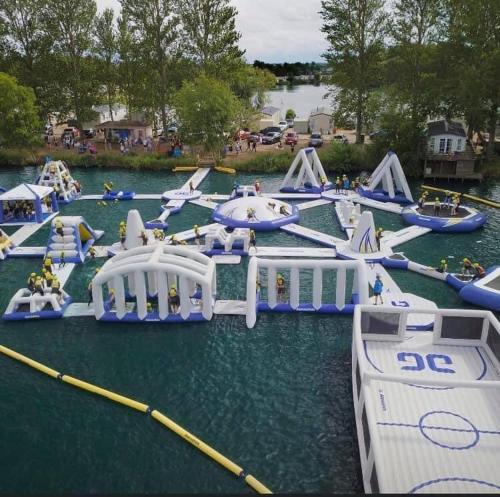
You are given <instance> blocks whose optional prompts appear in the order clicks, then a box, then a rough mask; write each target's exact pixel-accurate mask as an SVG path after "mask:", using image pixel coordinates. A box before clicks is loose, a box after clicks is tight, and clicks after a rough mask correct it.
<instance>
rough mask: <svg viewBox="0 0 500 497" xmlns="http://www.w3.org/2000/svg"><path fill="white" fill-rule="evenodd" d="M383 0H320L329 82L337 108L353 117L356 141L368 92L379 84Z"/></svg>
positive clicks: (383, 16)
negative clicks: (335, 90)
mask: <svg viewBox="0 0 500 497" xmlns="http://www.w3.org/2000/svg"><path fill="white" fill-rule="evenodd" d="M383 6H384V2H383V0H323V2H322V11H321V15H322V17H323V21H324V24H323V28H322V30H323V32H324V33H325V34H326V38H327V40H328V42H329V45H330V46H329V48H328V51H327V53H326V54H325V57H326V59H327V60H328V62H329V64H330V67H331V68H332V76H331V81H330V82H331V83H332V84H333V85H335V86H336V87H338V88H339V91H338V93H337V94H336V102H337V105H338V111H339V112H340V113H341V114H343V115H344V116H345V117H347V116H348V115H354V116H355V118H356V142H357V143H361V134H362V132H363V129H364V121H365V114H366V105H367V101H368V98H369V95H370V93H371V92H372V91H373V90H374V89H375V88H377V87H378V86H380V84H381V62H382V55H383V41H384V35H385V32H386V17H387V13H386V12H385V11H384V9H383Z"/></svg>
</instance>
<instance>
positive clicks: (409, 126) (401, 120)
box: [373, 110, 426, 176]
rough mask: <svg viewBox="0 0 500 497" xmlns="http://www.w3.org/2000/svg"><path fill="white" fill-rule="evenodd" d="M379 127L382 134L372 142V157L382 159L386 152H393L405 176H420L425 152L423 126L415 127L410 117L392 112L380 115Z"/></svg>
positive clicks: (402, 113)
mask: <svg viewBox="0 0 500 497" xmlns="http://www.w3.org/2000/svg"><path fill="white" fill-rule="evenodd" d="M380 127H381V130H382V131H383V133H381V134H380V135H379V136H377V137H376V138H375V140H374V145H373V148H374V155H375V156H377V157H380V158H382V157H383V156H384V155H385V154H386V153H387V151H388V150H393V151H394V152H396V154H397V155H398V157H399V160H400V162H401V164H402V166H403V167H404V169H405V172H406V173H407V174H409V175H410V176H418V175H420V174H422V167H423V166H422V160H423V159H424V157H425V152H426V139H425V125H423V124H418V125H415V122H414V120H413V119H412V118H411V116H408V114H406V113H404V112H398V111H395V110H393V111H388V112H386V113H384V114H383V115H382V117H381V120H380Z"/></svg>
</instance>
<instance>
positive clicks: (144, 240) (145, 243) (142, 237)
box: [139, 230, 148, 246]
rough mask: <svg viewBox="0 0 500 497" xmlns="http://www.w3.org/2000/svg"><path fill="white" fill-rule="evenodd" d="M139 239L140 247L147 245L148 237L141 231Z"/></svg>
mask: <svg viewBox="0 0 500 497" xmlns="http://www.w3.org/2000/svg"><path fill="white" fill-rule="evenodd" d="M139 238H140V239H141V240H142V245H143V246H145V245H147V244H148V235H147V234H146V232H145V231H144V230H142V231H141V234H140V235H139Z"/></svg>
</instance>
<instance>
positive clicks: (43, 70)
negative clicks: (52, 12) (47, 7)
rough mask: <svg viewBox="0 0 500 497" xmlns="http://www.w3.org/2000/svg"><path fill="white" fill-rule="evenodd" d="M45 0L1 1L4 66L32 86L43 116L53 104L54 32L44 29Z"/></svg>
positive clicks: (0, 14) (0, 34)
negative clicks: (49, 71) (49, 70)
mask: <svg viewBox="0 0 500 497" xmlns="http://www.w3.org/2000/svg"><path fill="white" fill-rule="evenodd" d="M43 5H44V3H43V1H42V0H3V1H2V2H0V37H1V38H2V39H1V42H0V43H1V44H2V50H3V52H4V69H5V70H8V71H9V72H10V73H11V74H13V75H16V76H17V77H18V79H19V81H20V82H21V83H22V84H24V85H27V86H30V87H31V88H32V89H33V90H34V92H35V95H36V97H37V100H38V101H39V103H40V104H41V105H40V113H41V115H43V116H44V117H45V116H46V115H47V114H48V113H49V110H50V108H51V107H52V105H53V104H54V100H53V99H52V98H51V87H52V84H51V81H50V78H47V67H50V66H51V63H50V59H49V51H50V47H51V45H52V37H51V34H50V33H48V32H47V31H46V30H44V23H45V18H44V15H43Z"/></svg>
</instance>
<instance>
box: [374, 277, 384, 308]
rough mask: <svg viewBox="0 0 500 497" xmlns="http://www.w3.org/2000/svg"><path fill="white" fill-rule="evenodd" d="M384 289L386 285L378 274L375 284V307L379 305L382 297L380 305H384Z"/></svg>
mask: <svg viewBox="0 0 500 497" xmlns="http://www.w3.org/2000/svg"><path fill="white" fill-rule="evenodd" d="M383 289H384V284H383V283H382V278H381V277H380V274H377V276H376V278H375V283H374V285H373V295H374V296H375V305H377V304H378V298H379V297H380V303H381V304H382V305H384V300H383V299H382V291H383Z"/></svg>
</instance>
